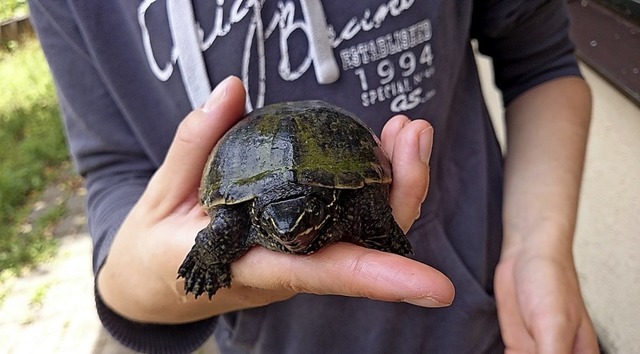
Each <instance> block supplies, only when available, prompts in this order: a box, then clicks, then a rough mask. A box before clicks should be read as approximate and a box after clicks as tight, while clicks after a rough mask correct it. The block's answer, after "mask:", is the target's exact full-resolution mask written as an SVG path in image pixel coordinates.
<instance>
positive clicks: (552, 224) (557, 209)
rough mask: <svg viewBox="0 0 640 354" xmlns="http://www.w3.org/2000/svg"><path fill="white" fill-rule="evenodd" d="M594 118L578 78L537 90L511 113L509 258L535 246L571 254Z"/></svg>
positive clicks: (516, 102) (507, 211)
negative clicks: (591, 125)
mask: <svg viewBox="0 0 640 354" xmlns="http://www.w3.org/2000/svg"><path fill="white" fill-rule="evenodd" d="M590 115H591V95H590V91H589V88H588V86H587V85H586V83H585V82H584V81H583V80H582V79H580V78H577V77H569V78H562V79H557V80H553V81H550V82H547V83H545V84H542V85H540V86H537V87H535V88H533V89H531V90H530V91H528V92H526V93H524V94H523V95H521V96H520V97H519V98H517V99H516V100H514V101H513V102H512V103H511V104H510V105H509V107H508V108H507V112H506V120H507V137H508V138H507V139H508V141H507V155H506V161H505V197H504V198H505V199H504V207H503V208H504V209H503V217H504V243H503V257H504V256H508V255H509V254H511V253H513V252H517V251H518V250H521V249H522V247H529V246H531V247H533V249H537V250H540V251H550V252H552V253H553V254H561V255H567V254H569V255H570V254H571V247H572V242H573V231H574V228H575V221H576V213H577V205H578V196H579V191H580V183H581V179H582V170H583V165H584V155H585V149H586V141H587V135H588V130H589V122H590ZM547 254H549V253H547Z"/></svg>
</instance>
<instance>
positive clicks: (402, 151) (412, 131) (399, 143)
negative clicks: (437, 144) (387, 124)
mask: <svg viewBox="0 0 640 354" xmlns="http://www.w3.org/2000/svg"><path fill="white" fill-rule="evenodd" d="M432 144H433V128H432V127H431V125H430V124H429V123H428V122H426V121H424V120H414V121H411V122H410V123H408V124H406V125H405V126H404V127H403V128H402V129H401V130H400V132H398V134H397V137H396V139H395V144H394V147H393V157H392V161H391V163H392V168H393V182H392V184H391V195H390V200H389V202H390V204H391V208H392V209H393V216H394V217H395V219H396V221H397V222H398V225H400V227H401V228H402V229H403V230H404V231H405V232H407V231H408V230H409V228H410V227H411V225H412V224H413V222H414V221H415V220H416V219H417V218H418V216H420V206H421V205H422V202H424V199H425V198H426V196H427V188H428V187H429V158H430V156H431V147H432Z"/></svg>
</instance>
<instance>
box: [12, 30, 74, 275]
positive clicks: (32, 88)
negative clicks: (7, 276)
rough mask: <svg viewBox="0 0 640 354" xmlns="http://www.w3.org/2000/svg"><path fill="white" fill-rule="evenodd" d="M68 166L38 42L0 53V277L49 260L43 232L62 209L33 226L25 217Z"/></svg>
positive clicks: (49, 240)
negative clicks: (61, 167) (64, 167)
mask: <svg viewBox="0 0 640 354" xmlns="http://www.w3.org/2000/svg"><path fill="white" fill-rule="evenodd" d="M67 160H68V153H67V148H66V143H65V138H64V131H63V128H62V124H61V121H60V114H59V110H58V107H57V103H56V97H55V90H54V85H53V82H52V79H51V75H50V73H49V68H48V66H47V64H46V62H45V59H44V55H43V54H42V51H41V49H40V47H39V45H38V42H37V41H36V40H33V39H32V40H28V41H26V42H24V43H22V44H19V45H18V48H16V50H14V51H12V52H11V53H8V52H6V53H3V52H0V273H6V272H11V273H18V272H19V271H20V270H21V269H23V268H25V267H29V266H31V265H33V264H36V263H37V262H39V261H42V260H43V259H46V258H48V257H50V256H51V255H52V254H53V252H54V250H55V247H54V240H52V238H51V235H50V233H49V234H48V233H47V232H45V230H46V228H47V227H48V225H50V224H51V223H52V222H53V221H55V220H57V218H59V217H60V216H61V215H62V214H63V213H64V209H63V207H56V208H54V209H53V210H50V211H48V212H47V213H45V215H42V216H41V217H40V218H39V219H38V220H28V217H29V214H30V212H31V209H32V204H33V203H34V202H35V201H36V200H37V198H38V197H39V194H40V193H41V191H42V190H43V189H44V188H45V187H46V186H47V185H49V184H50V183H52V181H53V179H54V178H55V176H56V173H57V171H58V170H59V169H60V166H61V165H62V164H63V163H64V162H65V161H67ZM0 279H1V277H0Z"/></svg>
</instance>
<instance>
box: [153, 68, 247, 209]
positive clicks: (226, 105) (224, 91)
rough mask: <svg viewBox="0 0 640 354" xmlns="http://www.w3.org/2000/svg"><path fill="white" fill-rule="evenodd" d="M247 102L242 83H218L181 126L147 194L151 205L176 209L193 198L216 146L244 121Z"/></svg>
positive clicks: (233, 79) (236, 80)
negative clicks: (178, 205) (200, 106)
mask: <svg viewBox="0 0 640 354" xmlns="http://www.w3.org/2000/svg"><path fill="white" fill-rule="evenodd" d="M244 99H245V91H244V87H243V86H242V82H241V81H240V80H239V79H238V78H236V77H229V78H227V79H225V80H224V81H222V82H221V83H220V84H218V86H217V87H216V88H215V89H214V90H213V92H212V93H211V95H210V96H209V98H208V100H207V102H206V103H205V105H204V107H203V108H202V109H196V110H194V111H193V112H191V113H190V114H189V115H188V116H187V117H186V118H185V119H184V120H183V121H182V122H181V123H180V126H179V127H178V130H177V132H176V136H175V138H174V140H173V143H172V144H171V147H170V148H169V151H168V152H167V156H166V158H165V160H164V162H163V164H162V166H160V168H159V169H158V171H157V172H156V174H155V175H154V177H153V179H152V181H151V182H150V183H149V188H148V190H147V193H145V198H148V199H150V200H151V203H152V204H151V205H154V206H157V207H159V210H172V209H173V208H175V206H176V205H177V204H179V203H182V202H183V201H184V200H185V198H186V197H188V196H192V195H193V193H194V192H195V191H196V190H197V188H198V186H199V184H200V179H201V178H202V171H203V169H204V165H205V163H206V161H207V158H208V156H209V154H210V153H211V150H212V149H213V147H214V145H215V143H216V142H217V141H218V140H219V139H220V137H222V135H223V134H224V133H225V132H226V131H227V130H228V129H229V128H231V126H233V125H234V124H235V123H236V122H237V121H238V120H240V118H242V116H243V113H244ZM162 206H165V207H164V208H163V207H162Z"/></svg>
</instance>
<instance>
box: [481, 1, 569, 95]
mask: <svg viewBox="0 0 640 354" xmlns="http://www.w3.org/2000/svg"><path fill="white" fill-rule="evenodd" d="M569 26H570V20H569V15H568V11H567V8H566V4H565V1H564V0H547V1H544V0H533V1H531V0H519V1H511V0H491V1H475V5H474V14H473V23H472V26H471V34H472V37H474V38H476V39H477V40H478V48H479V50H480V52H481V53H483V54H485V55H488V56H490V57H491V58H492V59H493V66H494V80H495V83H496V86H498V88H499V89H500V90H501V91H502V94H503V101H504V104H505V106H506V105H508V104H509V103H510V102H511V101H513V99H515V98H516V97H518V96H519V95H520V94H522V93H523V92H525V91H527V90H528V89H530V88H533V87H534V86H537V85H539V84H541V83H544V82H546V81H549V80H552V79H555V78H559V77H563V76H579V75H580V70H579V67H578V64H577V61H576V58H575V55H574V45H573V43H572V42H571V40H570V38H569Z"/></svg>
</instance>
